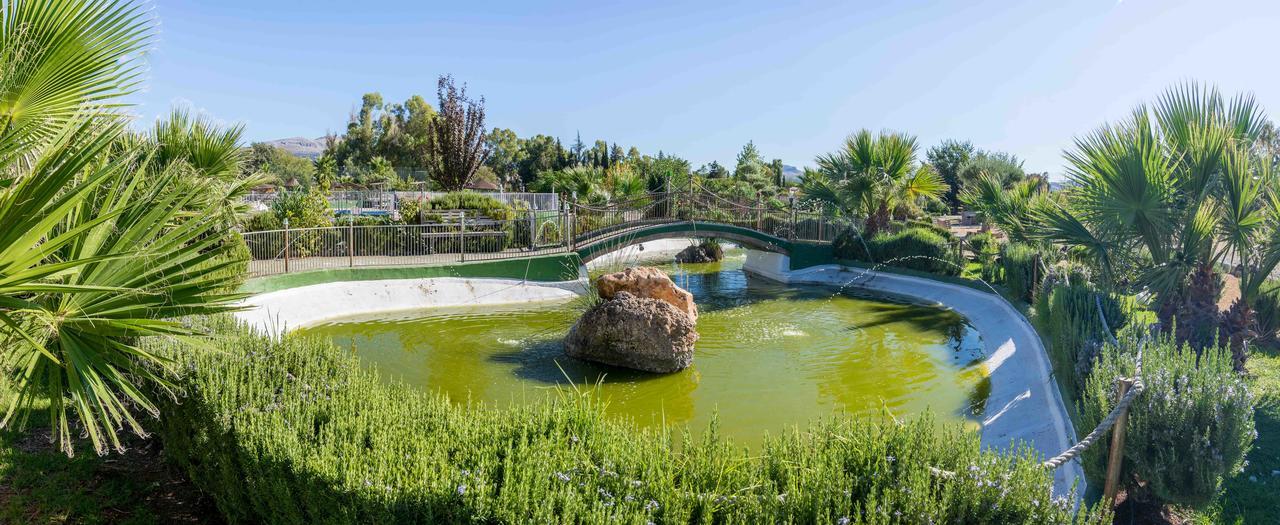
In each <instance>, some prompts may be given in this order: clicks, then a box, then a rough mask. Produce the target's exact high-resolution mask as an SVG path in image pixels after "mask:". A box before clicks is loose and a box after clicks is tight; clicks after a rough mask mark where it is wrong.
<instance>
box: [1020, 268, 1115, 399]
mask: <svg viewBox="0 0 1280 525" xmlns="http://www.w3.org/2000/svg"><path fill="white" fill-rule="evenodd" d="M1063 281H1065V282H1063ZM1043 288H1044V289H1042V290H1041V291H1040V294H1039V295H1038V296H1036V303H1035V317H1036V322H1037V323H1036V324H1037V325H1038V326H1039V328H1040V333H1041V334H1043V335H1044V337H1045V338H1046V339H1048V343H1049V348H1048V350H1049V358H1050V359H1051V360H1052V361H1053V369H1054V370H1055V371H1056V375H1057V376H1058V384H1059V386H1061V387H1063V388H1064V389H1065V390H1067V391H1066V392H1064V394H1066V395H1067V397H1069V398H1070V399H1071V400H1072V401H1075V400H1077V399H1079V398H1078V393H1079V392H1081V391H1082V389H1083V388H1084V382H1085V379H1086V378H1087V377H1088V376H1089V369H1090V368H1091V367H1092V364H1093V359H1094V358H1095V357H1096V356H1097V355H1098V351H1099V350H1100V349H1101V348H1102V344H1103V343H1104V342H1105V341H1107V340H1109V339H1110V338H1111V336H1112V334H1114V333H1115V331H1117V330H1119V329H1120V328H1121V327H1124V326H1125V325H1126V324H1128V318H1129V315H1128V313H1127V312H1126V311H1125V308H1123V305H1122V304H1121V302H1120V301H1119V300H1118V299H1116V297H1114V296H1113V295H1112V294H1109V293H1105V292H1103V291H1101V290H1099V289H1097V288H1096V287H1095V286H1093V285H1091V284H1089V283H1088V282H1087V281H1085V280H1084V279H1082V278H1078V276H1077V278H1070V277H1066V278H1063V280H1062V281H1046V282H1045V285H1044V287H1043ZM1099 303H1101V305H1102V315H1099V313H1098V304H1099ZM1104 316H1105V318H1106V324H1104V323H1103V317H1104ZM1108 325H1109V326H1108ZM1112 379H1114V378H1112Z"/></svg>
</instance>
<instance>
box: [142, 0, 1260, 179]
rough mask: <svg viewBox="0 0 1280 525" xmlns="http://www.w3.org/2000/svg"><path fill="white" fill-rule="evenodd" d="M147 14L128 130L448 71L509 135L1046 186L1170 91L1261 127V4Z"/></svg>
mask: <svg viewBox="0 0 1280 525" xmlns="http://www.w3.org/2000/svg"><path fill="white" fill-rule="evenodd" d="M613 4H614V3H612V2H599V1H596V2H545V3H544V2H532V1H526V2H516V1H508V2H485V1H464V2H447V3H436V2H411V1H403V2H401V1H384V2H368V1H367V2H332V1H318V0H317V1H310V2H292V1H290V2H283V1H270V0H257V1H241V0H223V1H219V2H209V1H188V0H156V1H155V3H154V6H155V12H156V14H157V16H158V17H159V18H160V20H161V30H160V34H159V37H158V39H157V40H156V43H155V49H154V51H153V52H152V53H151V56H150V58H149V62H150V72H149V80H148V86H147V89H146V90H145V91H144V92H141V93H138V94H135V95H133V96H132V97H131V98H132V99H133V101H134V102H136V103H137V104H138V106H137V107H135V108H134V111H135V112H136V113H137V114H138V115H139V122H140V123H149V122H151V121H152V120H153V119H154V118H155V117H156V116H157V115H159V114H163V113H166V112H167V111H168V109H169V108H170V107H171V106H172V105H175V104H178V105H188V106H190V107H191V108H194V109H197V110H200V111H203V112H207V113H208V114H210V115H212V116H213V117H215V118H217V119H219V120H221V121H224V122H241V123H243V124H244V125H245V126H246V138H247V139H249V140H251V141H256V140H264V139H274V138H283V137H291V136H299V135H300V136H306V137H318V136H320V135H323V134H324V133H325V132H326V131H335V132H336V131H340V130H341V129H343V127H344V126H345V123H346V119H347V116H348V114H349V113H350V111H351V110H352V109H353V108H355V107H356V105H357V104H358V103H359V99H360V96H361V94H363V93H365V92H368V91H379V92H381V93H382V95H383V96H384V97H385V98H386V99H387V100H394V101H402V100H403V99H405V98H408V97H409V96H410V95H412V94H421V95H423V96H424V97H426V98H427V99H428V100H429V101H431V102H432V103H433V105H434V101H435V100H434V99H435V81H436V78H437V76H438V75H440V74H442V73H452V74H453V75H454V77H455V78H457V79H458V80H459V81H462V82H466V83H467V86H468V89H469V91H470V92H471V93H472V94H474V95H484V96H485V97H486V99H487V105H486V107H487V109H488V124H489V126H499V127H507V128H512V129H514V130H515V131H516V132H517V133H519V134H520V135H521V136H528V135H532V134H535V133H545V134H550V135H557V136H560V137H561V138H562V139H564V140H565V142H571V141H572V139H573V137H574V134H575V133H576V132H578V131H580V132H581V133H582V138H583V140H584V141H588V142H589V141H591V140H594V139H596V138H604V139H607V140H609V141H611V142H617V143H619V144H620V145H623V146H624V147H626V146H630V145H634V146H638V147H639V148H640V149H641V150H643V151H645V152H656V151H657V150H659V149H661V150H665V151H667V152H671V153H675V154H678V155H681V156H683V157H685V158H687V159H689V160H690V161H692V162H693V163H694V166H695V167H696V166H698V165H700V164H702V163H705V162H709V161H711V160H719V161H721V162H722V163H729V162H732V160H733V158H734V156H735V155H736V154H737V152H738V150H739V149H740V148H741V147H742V145H743V144H744V143H745V142H746V141H747V140H754V141H755V143H756V145H757V146H758V147H759V148H760V150H761V152H762V153H763V154H764V155H765V156H766V157H767V158H781V159H783V161H784V162H786V163H787V164H793V165H800V166H803V165H811V164H812V159H813V157H814V156H815V155H817V154H819V153H822V152H825V151H829V150H831V149H833V148H835V147H836V146H837V145H838V144H839V143H840V141H841V140H842V139H843V137H845V136H846V135H847V134H849V133H850V132H852V131H855V130H857V129H860V128H864V127H865V128H871V129H897V130H903V131H907V132H910V133H912V134H915V135H917V136H918V137H919V140H920V143H921V145H922V146H923V147H922V151H923V149H924V148H927V147H928V146H930V145H933V144H936V143H938V142H940V141H941V140H943V139H947V138H959V139H968V140H971V141H973V142H974V143H975V144H977V145H978V146H980V147H984V148H989V149H998V150H1005V151H1009V152H1012V153H1014V154H1016V155H1018V156H1019V157H1021V158H1023V159H1025V160H1026V167H1027V169H1028V170H1030V171H1048V172H1050V173H1053V174H1059V173H1061V172H1062V170H1063V168H1062V166H1063V162H1062V151H1063V149H1064V148H1067V147H1069V146H1070V145H1071V141H1072V138H1073V137H1074V136H1076V135H1080V134H1083V133H1086V132H1088V131H1089V130H1091V129H1093V128H1094V127H1096V126H1098V125H1099V124H1101V123H1103V122H1106V121H1108V120H1113V119H1116V118H1120V117H1122V116H1124V115H1125V114H1126V113H1127V112H1128V110H1129V109H1130V108H1132V107H1133V106H1134V105H1135V104H1137V103H1139V102H1142V101H1146V100H1151V99H1153V98H1155V97H1156V96H1157V95H1158V94H1159V93H1160V92H1161V91H1162V90H1163V89H1165V88H1166V87H1168V86H1169V85H1171V84H1174V83H1177V82H1179V81H1183V80H1189V79H1195V80H1200V81H1203V82H1210V83H1214V84H1217V85H1218V86H1219V87H1221V88H1222V89H1223V90H1224V91H1226V92H1228V93H1231V92H1236V91H1251V92H1253V93H1254V94H1255V95H1256V96H1257V97H1258V99H1259V101H1260V102H1261V103H1262V105H1263V107H1264V108H1266V109H1269V110H1271V111H1268V113H1269V114H1271V113H1275V112H1280V82H1278V81H1280V68H1277V67H1276V66H1275V63H1274V54H1273V51H1272V49H1273V48H1274V46H1275V42H1276V41H1277V40H1276V33H1277V31H1278V30H1280V2H1234V1H1219V2H1193V1H1181V0H1171V1H1158V0H1124V1H1121V2H1116V1H1115V0H1110V1H1071V2H1047V1H1046V2H1025V3H1013V2H993V1H959V2H937V1H935V2H923V1H901V2H805V1H798V2H736V3H734V5H723V6H722V5H713V4H719V3H715V2H698V3H691V4H692V5H682V3H679V2H667V1H665V0H658V1H650V2H624V3H618V4H617V5H613Z"/></svg>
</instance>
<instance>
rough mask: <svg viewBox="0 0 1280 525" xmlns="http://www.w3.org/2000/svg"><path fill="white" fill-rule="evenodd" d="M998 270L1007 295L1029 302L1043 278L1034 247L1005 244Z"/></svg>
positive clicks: (1037, 253)
mask: <svg viewBox="0 0 1280 525" xmlns="http://www.w3.org/2000/svg"><path fill="white" fill-rule="evenodd" d="M1000 269H1001V274H1002V276H1003V279H1004V285H1005V287H1007V288H1008V289H1009V293H1011V294H1013V296H1014V297H1017V298H1019V299H1022V300H1023V301H1027V302H1031V300H1032V299H1033V298H1034V295H1035V291H1036V289H1037V288H1039V286H1040V279H1042V278H1043V277H1044V275H1043V273H1044V272H1043V271H1042V270H1041V265H1040V253H1039V252H1038V251H1036V249H1035V247H1034V246H1031V245H1029V244H1022V243H1017V242H1011V243H1008V244H1005V245H1004V247H1003V248H1001V250H1000Z"/></svg>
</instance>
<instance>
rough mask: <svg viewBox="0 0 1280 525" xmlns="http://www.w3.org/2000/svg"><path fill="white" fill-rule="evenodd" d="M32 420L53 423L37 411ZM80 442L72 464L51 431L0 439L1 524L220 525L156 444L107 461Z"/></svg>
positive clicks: (5, 434) (135, 446)
mask: <svg viewBox="0 0 1280 525" xmlns="http://www.w3.org/2000/svg"><path fill="white" fill-rule="evenodd" d="M3 387H4V385H3V384H0V389H3ZM5 397H6V396H5V395H4V392H3V391H0V406H8V405H7V400H6V399H5ZM31 420H32V422H33V423H36V422H46V421H48V415H47V414H46V413H45V412H44V411H43V410H38V411H37V412H36V413H33V414H32V415H31ZM83 441H87V440H82V442H81V443H79V445H80V446H79V447H78V448H77V450H76V454H75V457H71V458H68V457H67V456H66V455H65V454H63V453H62V452H60V451H58V449H57V447H56V446H55V445H54V444H53V443H52V442H50V440H49V430H48V427H47V426H45V427H43V428H31V429H28V430H27V431H25V432H14V431H8V430H6V431H0V523H31V524H38V523H76V524H82V523H83V524H94V523H113V524H114V523H119V524H136V525H143V524H151V523H157V524H158V523H222V518H221V516H219V515H218V513H217V510H216V509H215V508H214V507H213V505H212V503H211V501H210V500H209V499H208V498H206V497H204V496H203V495H202V494H201V493H200V492H199V491H198V490H197V489H196V488H195V487H194V486H193V485H191V483H190V482H188V481H186V479H185V478H184V477H183V476H182V475H181V473H180V472H179V471H178V470H176V469H175V468H173V467H170V466H169V465H168V464H166V463H165V461H164V459H163V454H162V452H161V450H160V441H159V440H158V439H149V440H147V439H142V438H137V437H130V438H129V439H128V440H127V446H128V447H129V449H128V451H126V452H125V453H123V454H119V453H115V452H113V453H111V454H109V455H107V456H103V457H99V456H98V455H97V454H95V453H94V452H93V449H92V448H91V447H89V446H87V444H86V443H84V442H83Z"/></svg>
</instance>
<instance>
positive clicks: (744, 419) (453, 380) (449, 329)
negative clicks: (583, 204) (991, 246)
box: [302, 250, 986, 444]
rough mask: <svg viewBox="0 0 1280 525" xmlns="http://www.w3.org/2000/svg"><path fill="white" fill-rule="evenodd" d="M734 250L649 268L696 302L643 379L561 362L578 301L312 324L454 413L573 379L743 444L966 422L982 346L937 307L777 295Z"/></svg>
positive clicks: (615, 411)
mask: <svg viewBox="0 0 1280 525" xmlns="http://www.w3.org/2000/svg"><path fill="white" fill-rule="evenodd" d="M744 258H745V256H744V252H743V251H742V250H731V251H729V252H728V254H727V256H726V258H725V260H724V261H721V262H719V263H710V264H698V265H683V266H676V265H673V264H667V265H665V266H663V265H661V264H659V266H661V267H663V268H664V270H666V271H667V273H668V274H669V275H671V277H672V279H673V280H675V281H676V283H677V284H679V285H681V286H682V287H684V288H685V289H687V290H689V291H690V292H692V293H693V295H694V297H695V300H696V301H697V303H698V309H699V312H700V316H699V318H698V332H699V333H700V334H701V338H700V339H699V340H698V343H697V347H696V351H695V355H694V363H693V366H692V367H690V368H688V369H686V370H684V371H682V372H678V373H675V374H668V375H652V374H646V373H641V372H635V371H631V370H626V369H619V368H613V367H608V366H604V365H597V364H594V363H589V362H585V361H579V360H576V359H573V358H569V357H566V356H564V355H563V349H562V345H561V339H562V338H563V337H564V334H565V333H566V332H567V331H568V329H569V327H570V326H571V325H572V324H573V322H574V321H575V320H576V319H577V317H578V316H579V315H580V312H581V308H582V306H581V302H580V301H571V302H564V303H557V304H538V305H528V304H516V305H502V306H483V307H469V308H434V309H425V310H419V311H413V312H401V313H396V314H381V315H378V316H376V317H352V318H347V319H341V320H337V321H333V322H328V323H325V324H321V325H316V326H312V327H309V328H306V329H304V330H302V331H303V332H304V333H308V334H315V335H324V336H328V337H330V338H332V339H333V340H334V341H335V342H336V343H337V344H339V345H341V346H344V347H352V348H353V349H354V351H355V352H356V353H357V355H358V356H359V357H360V359H361V361H362V362H363V363H364V364H365V365H366V366H373V367H376V368H377V370H378V371H379V372H380V373H381V374H383V375H384V376H385V377H388V378H396V379H400V380H403V381H405V382H408V383H409V384H412V385H417V386H420V387H422V388H423V389H428V390H437V391H440V392H443V393H445V394H447V395H448V396H449V397H450V398H451V399H454V400H456V401H458V402H466V401H467V400H468V399H471V400H478V401H484V402H488V403H493V404H498V405H502V404H505V403H512V402H515V403H525V402H534V401H536V400H539V399H541V398H542V397H543V396H546V395H554V390H555V389H556V388H564V387H566V386H567V385H568V384H569V381H570V380H572V381H573V382H574V383H577V384H578V385H583V386H585V387H587V388H595V385H596V384H597V383H599V395H602V396H604V397H605V398H606V399H607V400H608V407H607V411H608V412H609V413H610V414H612V415H617V416H623V417H630V418H632V419H633V420H635V421H637V422H638V423H640V424H642V425H656V424H661V423H662V422H663V421H665V422H666V423H667V424H678V425H688V426H689V428H690V429H691V430H693V431H694V432H695V433H697V432H699V431H700V430H702V429H705V428H707V427H708V425H709V423H710V422H711V420H712V418H713V417H717V419H718V425H719V429H720V432H721V434H723V435H727V436H730V437H732V438H733V439H734V440H735V441H736V442H739V443H746V444H754V443H758V442H759V440H760V439H761V438H762V437H763V436H764V434H765V433H766V432H772V433H775V434H776V433H779V432H781V431H783V430H785V429H786V428H787V427H788V426H792V425H797V424H806V423H808V422H812V421H816V420H819V419H822V418H827V417H830V416H831V415H832V414H835V413H841V412H843V413H849V414H864V415H865V414H882V413H883V412H882V410H888V411H889V413H892V414H893V415H895V416H904V415H913V414H919V413H921V412H924V411H925V410H926V409H927V410H929V411H931V412H932V413H933V414H934V416H935V417H936V418H937V419H939V420H941V421H973V420H974V418H976V416H978V415H979V414H980V413H981V411H982V409H983V405H984V403H985V399H986V372H985V370H984V369H983V366H982V365H981V363H980V361H981V358H982V344H981V341H980V339H979V336H978V334H977V332H975V331H974V330H973V329H972V328H970V327H969V325H968V324H967V323H966V322H965V320H964V319H963V318H962V317H960V316H959V315H958V314H956V313H954V312H952V311H950V310H945V309H941V308H934V307H926V306H918V305H912V304H906V303H903V302H897V301H891V300H886V299H883V298H872V297H867V296H860V295H855V294H854V293H852V292H848V291H845V292H840V291H837V290H836V289H834V288H830V287H819V286H812V287H809V286H784V285H779V284H776V283H772V282H769V281H767V280H764V279H759V278H756V277H752V276H748V275H747V274H746V273H744V272H743V271H742V263H743V261H744Z"/></svg>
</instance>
